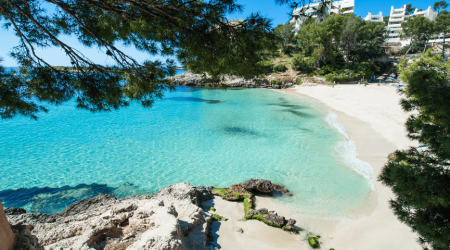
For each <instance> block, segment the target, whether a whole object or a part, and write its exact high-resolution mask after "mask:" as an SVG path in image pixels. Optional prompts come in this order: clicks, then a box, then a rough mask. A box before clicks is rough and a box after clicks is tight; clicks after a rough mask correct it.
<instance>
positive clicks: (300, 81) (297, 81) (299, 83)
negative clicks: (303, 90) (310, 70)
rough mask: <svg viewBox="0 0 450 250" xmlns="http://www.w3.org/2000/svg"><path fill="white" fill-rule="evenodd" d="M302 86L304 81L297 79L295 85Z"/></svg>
mask: <svg viewBox="0 0 450 250" xmlns="http://www.w3.org/2000/svg"><path fill="white" fill-rule="evenodd" d="M301 84H302V79H300V77H297V79H295V85H301Z"/></svg>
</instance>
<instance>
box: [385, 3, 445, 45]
mask: <svg viewBox="0 0 450 250" xmlns="http://www.w3.org/2000/svg"><path fill="white" fill-rule="evenodd" d="M413 16H424V17H426V18H428V19H429V20H431V21H434V20H436V17H437V13H436V12H434V11H433V10H432V9H431V6H429V7H428V9H426V10H424V11H419V10H418V9H415V10H414V13H413V14H411V15H409V14H407V13H406V5H403V6H402V7H401V8H400V9H394V6H392V7H391V15H390V17H389V23H388V26H387V28H386V29H387V32H388V38H387V39H386V43H388V44H389V43H401V46H405V45H407V44H409V43H410V41H409V40H404V39H401V38H400V34H401V33H402V23H403V22H405V21H406V20H408V18H410V17H413Z"/></svg>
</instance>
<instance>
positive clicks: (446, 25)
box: [436, 1, 450, 56]
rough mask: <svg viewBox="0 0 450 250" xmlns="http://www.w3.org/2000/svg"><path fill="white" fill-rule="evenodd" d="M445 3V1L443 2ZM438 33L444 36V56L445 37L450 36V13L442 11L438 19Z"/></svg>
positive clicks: (443, 47)
mask: <svg viewBox="0 0 450 250" xmlns="http://www.w3.org/2000/svg"><path fill="white" fill-rule="evenodd" d="M441 2H444V1H441ZM436 32H439V33H441V34H442V35H443V36H444V40H443V46H442V56H444V55H445V37H447V36H448V35H449V34H450V12H447V11H442V12H441V13H439V16H438V17H437V19H436Z"/></svg>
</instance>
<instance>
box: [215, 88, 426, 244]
mask: <svg viewBox="0 0 450 250" xmlns="http://www.w3.org/2000/svg"><path fill="white" fill-rule="evenodd" d="M281 92H284V93H286V94H290V95H297V96H299V97H300V96H302V97H308V98H313V99H316V100H318V101H320V102H321V103H323V105H324V109H326V112H328V113H335V114H337V119H336V120H337V122H339V123H340V124H341V125H343V127H344V128H345V130H346V133H347V134H348V136H349V139H350V140H351V141H354V142H355V145H356V148H357V153H358V158H359V159H360V160H363V161H365V162H367V163H369V164H370V165H371V166H372V168H373V182H374V185H375V188H376V190H375V191H373V192H371V193H370V194H369V195H368V198H367V201H366V202H365V204H363V205H362V206H361V207H358V208H355V209H356V210H358V214H360V216H358V217H357V218H353V217H351V216H350V217H351V218H348V219H343V220H321V219H315V218H307V217H304V216H302V215H301V214H299V212H298V211H293V210H289V209H287V208H285V207H283V206H281V205H279V204H277V203H276V202H274V201H273V199H272V198H267V197H258V198H257V200H256V204H257V205H256V206H257V208H262V207H265V208H268V209H269V210H275V211H277V212H278V214H280V215H283V216H285V217H286V218H294V219H296V220H297V224H296V225H297V226H299V227H300V228H302V229H303V231H301V232H300V235H292V234H289V233H286V232H283V231H282V230H280V229H277V228H272V227H269V226H266V225H265V224H263V223H262V222H259V221H247V222H242V221H239V219H241V218H243V216H244V214H243V205H242V204H240V203H233V202H227V201H222V200H221V199H218V198H215V199H214V200H212V201H210V202H212V203H214V206H215V207H216V209H217V213H218V214H221V215H223V216H225V217H227V218H229V219H230V220H229V221H226V222H221V223H218V222H215V223H213V232H214V234H215V235H214V236H215V242H214V244H216V245H218V246H220V247H221V249H310V247H309V246H308V245H307V242H306V238H307V236H306V234H307V233H308V232H312V233H314V234H318V235H321V242H323V244H322V245H321V249H330V248H335V249H346V250H353V249H354V250H357V249H358V250H359V249H364V250H371V249H373V250H375V249H409V250H419V249H421V247H420V245H419V244H418V243H417V242H416V238H417V235H416V234H414V233H412V232H411V229H410V228H409V227H408V226H406V225H404V224H402V223H400V221H399V220H398V219H397V217H396V216H395V215H394V214H393V213H392V210H391V209H390V208H389V203H388V202H389V200H390V199H391V198H393V194H392V192H391V190H390V189H389V188H387V187H385V186H384V185H383V184H382V183H380V182H379V181H378V180H377V178H378V175H379V174H380V172H381V169H382V167H383V165H384V164H385V162H386V159H387V155H388V154H389V153H392V152H393V151H395V150H396V149H406V148H408V147H409V146H417V143H415V142H412V141H410V140H409V139H408V138H407V137H406V129H405V126H404V123H405V121H406V119H407V118H408V116H409V114H406V113H404V112H403V110H402V108H401V106H400V104H399V102H400V100H401V98H402V97H401V96H400V94H399V93H398V92H397V88H395V87H392V86H377V85H369V86H367V87H364V85H337V86H335V87H334V88H332V87H330V86H326V85H319V86H314V87H301V86H297V87H296V88H294V89H287V90H281ZM288 188H289V187H288ZM211 205H212V204H211ZM236 211H242V212H239V213H236ZM361 214H362V215H361ZM239 228H242V229H243V230H244V233H242V234H241V233H237V232H236V231H237V230H238V229H239Z"/></svg>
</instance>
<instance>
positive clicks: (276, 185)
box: [272, 184, 292, 196]
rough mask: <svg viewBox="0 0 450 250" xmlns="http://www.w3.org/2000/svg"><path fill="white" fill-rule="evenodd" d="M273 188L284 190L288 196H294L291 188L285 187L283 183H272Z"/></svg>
mask: <svg viewBox="0 0 450 250" xmlns="http://www.w3.org/2000/svg"><path fill="white" fill-rule="evenodd" d="M272 186H273V188H274V189H275V190H277V191H280V192H282V193H283V194H285V195H287V196H292V193H291V192H289V189H287V188H285V186H284V185H281V184H272Z"/></svg>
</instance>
